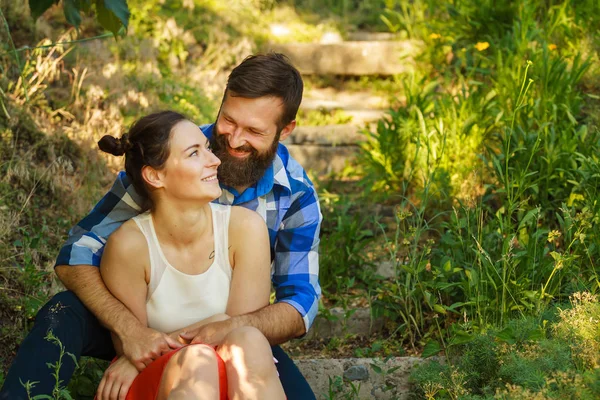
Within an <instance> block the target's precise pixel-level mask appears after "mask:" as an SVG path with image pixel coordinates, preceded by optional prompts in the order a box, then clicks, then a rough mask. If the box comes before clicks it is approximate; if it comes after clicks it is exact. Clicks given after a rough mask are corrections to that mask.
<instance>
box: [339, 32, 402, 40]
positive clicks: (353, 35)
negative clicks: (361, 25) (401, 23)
mask: <svg viewBox="0 0 600 400" xmlns="http://www.w3.org/2000/svg"><path fill="white" fill-rule="evenodd" d="M347 37H348V40H349V41H351V42H375V41H377V42H379V41H385V40H397V39H398V35H397V34H395V33H391V32H364V31H359V32H350V33H349V34H348V36H347Z"/></svg>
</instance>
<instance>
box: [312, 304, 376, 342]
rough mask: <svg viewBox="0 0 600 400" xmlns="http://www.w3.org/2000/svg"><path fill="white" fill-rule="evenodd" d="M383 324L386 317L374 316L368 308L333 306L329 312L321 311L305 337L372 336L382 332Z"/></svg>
mask: <svg viewBox="0 0 600 400" xmlns="http://www.w3.org/2000/svg"><path fill="white" fill-rule="evenodd" d="M383 326H384V319H383V318H372V317H371V310H370V309H368V308H358V309H355V310H351V311H347V310H344V309H343V308H341V307H333V308H331V309H329V310H328V311H327V314H325V313H323V312H321V313H319V315H318V316H317V318H316V319H315V322H314V323H313V325H312V327H311V328H310V330H309V331H308V333H307V334H306V336H305V338H306V339H307V340H310V339H329V338H333V337H343V336H345V335H358V336H370V335H372V334H376V333H378V332H381V330H382V329H383Z"/></svg>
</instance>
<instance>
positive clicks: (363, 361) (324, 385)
mask: <svg viewBox="0 0 600 400" xmlns="http://www.w3.org/2000/svg"><path fill="white" fill-rule="evenodd" d="M424 361H425V360H423V359H422V358H417V357H393V358H390V359H388V360H387V361H384V360H380V359H375V358H345V359H307V360H296V361H295V363H296V365H297V366H298V368H299V369H300V371H301V372H302V374H303V375H304V376H305V377H306V380H307V381H308V383H309V385H310V387H311V388H312V389H313V391H314V392H315V395H316V397H317V399H323V398H327V399H328V398H330V397H328V396H329V394H330V392H333V393H334V394H335V395H336V396H335V397H334V398H340V399H341V398H351V399H381V400H388V399H389V400H391V399H408V398H410V395H411V393H410V383H409V377H410V372H411V370H412V368H413V367H414V366H415V365H418V364H421V363H423V362H424ZM336 382H337V384H336ZM353 386H354V389H353ZM354 392H357V393H356V395H355V396H351V395H350V396H347V397H346V396H345V395H349V394H351V393H354Z"/></svg>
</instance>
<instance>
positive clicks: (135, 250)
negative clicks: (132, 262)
mask: <svg viewBox="0 0 600 400" xmlns="http://www.w3.org/2000/svg"><path fill="white" fill-rule="evenodd" d="M107 246H108V247H109V248H110V251H111V252H114V253H115V255H119V256H121V257H127V258H136V257H139V256H140V254H144V253H143V252H147V251H148V243H147V242H146V238H145V236H144V234H143V233H142V231H141V230H140V228H139V227H138V226H137V224H136V223H135V221H134V220H132V219H130V220H129V221H127V222H125V223H124V224H123V225H121V226H120V227H119V228H118V229H117V230H116V231H114V232H113V233H112V235H110V236H109V238H108V241H107ZM140 252H142V253H140Z"/></svg>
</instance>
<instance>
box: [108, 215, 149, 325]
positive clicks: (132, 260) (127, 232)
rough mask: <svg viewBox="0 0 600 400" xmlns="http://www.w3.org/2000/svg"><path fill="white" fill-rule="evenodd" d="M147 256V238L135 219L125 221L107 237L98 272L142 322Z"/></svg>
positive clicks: (117, 296) (144, 306) (109, 288)
mask: <svg viewBox="0 0 600 400" xmlns="http://www.w3.org/2000/svg"><path fill="white" fill-rule="evenodd" d="M149 263H150V257H149V255H148V244H147V242H146V238H145V237H144V235H143V234H142V232H140V230H139V229H138V227H137V225H136V224H135V222H134V221H128V222H126V223H125V224H123V225H122V226H121V227H120V228H119V229H117V230H116V231H115V232H114V233H113V234H112V235H111V236H110V237H109V239H108V241H107V243H106V247H105V248H104V253H103V254H102V261H101V263H100V275H101V276H102V280H103V281H104V283H105V284H106V287H107V288H108V290H109V291H110V292H111V293H112V294H113V296H115V297H116V298H117V299H118V300H119V301H121V303H123V304H124V305H125V307H127V308H128V309H129V311H131V313H132V314H133V315H135V317H136V318H137V319H138V320H139V321H140V322H141V323H142V324H143V325H145V326H147V325H148V318H147V315H146V295H147V292H148V279H147V274H148V272H149Z"/></svg>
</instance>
